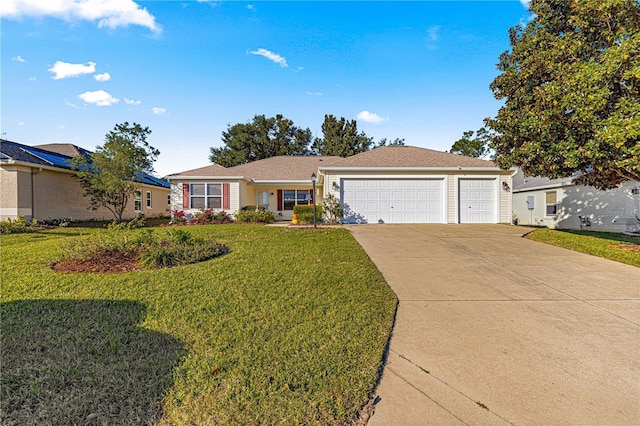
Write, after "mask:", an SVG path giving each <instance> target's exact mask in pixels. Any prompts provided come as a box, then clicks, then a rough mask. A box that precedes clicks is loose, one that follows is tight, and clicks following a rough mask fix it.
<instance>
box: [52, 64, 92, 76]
mask: <svg viewBox="0 0 640 426" xmlns="http://www.w3.org/2000/svg"><path fill="white" fill-rule="evenodd" d="M48 71H49V72H52V73H54V74H55V75H54V76H53V77H51V78H53V79H54V80H61V79H63V78H69V77H78V76H79V75H82V74H93V73H94V72H96V64H95V62H87V65H82V64H69V63H67V62H62V61H56V63H55V64H53V66H52V67H51V68H49V70H48Z"/></svg>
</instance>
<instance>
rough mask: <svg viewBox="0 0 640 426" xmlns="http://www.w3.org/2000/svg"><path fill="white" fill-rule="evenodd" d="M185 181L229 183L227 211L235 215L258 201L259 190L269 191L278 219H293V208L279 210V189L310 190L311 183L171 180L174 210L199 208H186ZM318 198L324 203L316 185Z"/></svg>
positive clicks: (272, 208) (187, 210)
mask: <svg viewBox="0 0 640 426" xmlns="http://www.w3.org/2000/svg"><path fill="white" fill-rule="evenodd" d="M183 183H229V209H227V212H228V213H230V214H231V215H233V214H234V213H236V212H237V211H238V210H240V209H241V208H243V207H245V206H248V205H255V204H256V203H257V195H258V192H259V191H267V192H268V193H269V210H271V211H272V212H274V213H275V214H276V218H277V220H291V216H292V215H293V211H292V210H278V190H284V189H306V190H310V189H311V185H300V184H278V185H275V184H252V183H249V182H246V181H242V180H241V181H222V180H206V179H198V180H178V179H172V180H171V206H172V207H171V208H172V210H184V211H185V212H187V213H192V214H193V213H195V212H196V211H197V210H190V209H185V208H184V207H185V206H184V205H183V200H182V195H183V194H182V184H183ZM316 199H317V202H318V203H319V204H320V203H322V186H319V185H318V186H317V187H316Z"/></svg>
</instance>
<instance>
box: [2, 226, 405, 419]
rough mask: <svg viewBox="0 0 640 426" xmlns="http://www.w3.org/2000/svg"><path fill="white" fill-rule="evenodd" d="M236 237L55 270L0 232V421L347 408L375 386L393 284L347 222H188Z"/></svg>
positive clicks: (295, 415) (26, 241)
mask: <svg viewBox="0 0 640 426" xmlns="http://www.w3.org/2000/svg"><path fill="white" fill-rule="evenodd" d="M188 230H189V231H190V232H192V233H194V234H195V235H200V236H208V235H212V236H213V237H214V238H215V239H216V240H217V241H218V242H220V243H224V244H227V245H228V246H229V247H230V249H231V252H230V253H229V254H226V255H224V256H222V257H219V258H216V259H212V260H209V261H207V262H203V263H199V264H192V265H188V266H182V267H177V268H172V269H164V270H145V271H139V272H131V273H124V274H116V273H113V274H100V275H90V274H61V273H57V272H54V271H52V270H51V268H50V266H51V264H52V263H53V262H54V261H55V260H56V259H57V258H58V257H59V255H60V253H61V245H62V243H63V242H64V241H65V240H68V239H70V238H74V237H75V236H78V235H80V234H83V233H93V232H105V231H103V230H95V229H94V230H92V229H78V228H65V229H63V228H59V229H54V230H50V231H45V232H40V233H34V234H17V235H2V236H1V240H0V242H1V244H2V246H1V247H2V250H1V266H2V277H1V278H2V280H1V282H2V294H1V297H2V299H1V302H2V303H0V314H1V315H2V318H1V320H2V336H1V337H2V339H1V344H2V347H1V349H2V365H1V371H0V380H1V382H0V424H3V425H12V424H20V425H23V424H63V423H64V424H85V423H86V424H140V423H143V424H144V423H159V424H172V425H175V424H178V425H195V424H274V423H283V424H343V423H345V422H348V421H350V420H353V419H355V418H356V417H357V416H358V412H359V410H360V409H361V407H362V406H363V405H364V404H366V403H367V402H368V400H369V399H370V398H371V396H372V391H373V387H374V386H375V384H376V381H377V378H378V373H379V369H380V366H381V362H382V356H383V351H384V348H385V344H386V342H387V339H388V337H389V333H390V329H391V326H392V322H393V317H394V312H395V307H396V299H395V296H394V294H393V292H392V291H391V290H390V289H389V287H388V286H387V284H386V283H385V281H384V279H383V278H382V276H381V275H380V273H379V272H378V271H377V269H376V268H375V266H374V265H373V264H372V262H371V261H370V260H369V258H368V257H367V256H366V254H365V253H364V251H363V250H362V249H361V248H360V246H359V245H358V244H357V243H356V242H355V240H354V239H353V238H352V237H351V236H350V234H349V233H348V232H347V231H346V230H343V229H332V230H322V231H310V230H305V231H302V230H300V231H290V232H287V231H285V230H283V229H282V228H275V227H264V226H252V225H222V226H221V225H213V226H198V227H189V228H188Z"/></svg>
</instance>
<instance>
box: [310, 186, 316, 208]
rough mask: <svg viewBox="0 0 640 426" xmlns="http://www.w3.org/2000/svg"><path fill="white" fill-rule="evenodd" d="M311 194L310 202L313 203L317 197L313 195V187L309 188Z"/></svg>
mask: <svg viewBox="0 0 640 426" xmlns="http://www.w3.org/2000/svg"><path fill="white" fill-rule="evenodd" d="M309 195H310V196H311V198H309V204H311V205H313V203H315V202H316V200H315V197H314V196H313V189H310V190H309Z"/></svg>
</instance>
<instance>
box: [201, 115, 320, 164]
mask: <svg viewBox="0 0 640 426" xmlns="http://www.w3.org/2000/svg"><path fill="white" fill-rule="evenodd" d="M311 139H312V136H311V130H309V129H301V128H298V127H296V126H294V125H293V121H291V120H288V119H286V118H284V117H283V116H282V115H280V114H278V115H276V116H275V117H269V118H267V117H265V116H264V115H256V116H254V117H253V120H252V121H251V122H249V123H238V124H234V125H233V126H231V125H229V126H228V128H227V130H226V131H225V132H222V142H223V143H224V146H223V147H220V148H211V155H209V160H210V161H211V162H212V163H216V164H220V165H221V166H224V167H231V166H237V165H239V164H245V163H249V162H251V161H256V160H262V159H264V158H269V157H274V156H277V155H309V154H310V151H309V146H310V144H311Z"/></svg>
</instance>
